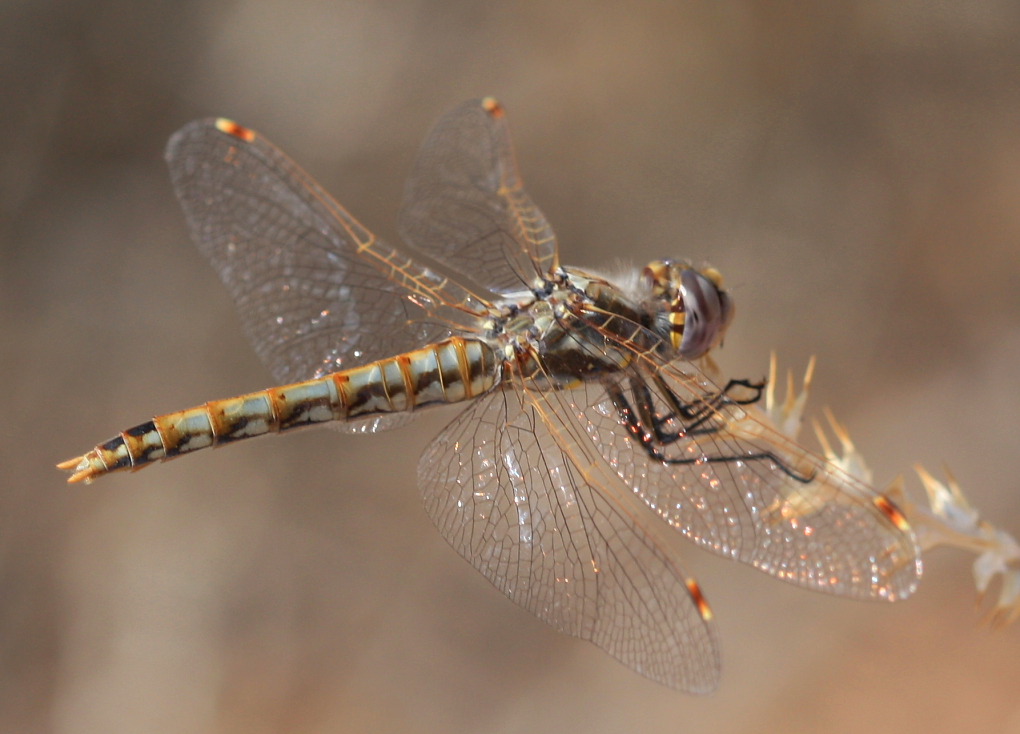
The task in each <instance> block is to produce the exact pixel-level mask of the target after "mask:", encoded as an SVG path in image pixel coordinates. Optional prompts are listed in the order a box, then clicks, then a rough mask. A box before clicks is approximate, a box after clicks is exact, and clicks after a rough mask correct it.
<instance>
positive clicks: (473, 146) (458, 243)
mask: <svg viewBox="0 0 1020 734" xmlns="http://www.w3.org/2000/svg"><path fill="white" fill-rule="evenodd" d="M400 231H401V235H402V236H403V237H404V239H405V240H406V241H407V242H408V244H410V245H412V246H413V247H415V248H417V249H418V250H421V251H422V252H424V253H427V254H428V255H429V256H431V257H434V258H435V259H436V260H438V261H439V262H442V263H443V264H445V265H448V266H449V267H451V268H453V269H454V270H456V271H458V272H460V273H462V274H464V275H466V276H468V277H469V278H472V279H473V280H474V282H476V283H478V284H479V285H481V286H484V287H485V288H488V289H489V290H490V291H493V292H496V293H506V292H508V291H514V290H518V291H519V290H522V289H526V288H529V287H531V285H532V284H533V283H534V282H535V278H536V276H545V275H547V274H548V273H549V272H550V271H551V270H552V269H553V268H555V267H556V265H557V253H556V237H555V235H553V231H552V228H551V227H550V226H549V223H548V222H546V220H545V217H544V216H543V215H542V212H541V211H539V209H538V207H537V206H535V204H534V203H533V202H532V201H531V198H530V197H529V196H528V195H527V194H526V193H525V191H524V188H523V184H522V183H521V179H520V176H519V175H518V173H517V164H516V162H515V160H514V152H513V146H512V144H511V142H510V130H509V128H508V126H507V122H506V115H505V113H504V111H503V108H502V107H500V106H499V104H498V103H497V102H496V101H495V100H493V99H491V98H487V99H483V100H473V101H470V102H465V103H464V104H461V105H459V106H458V107H455V108H454V109H453V110H451V111H450V112H448V113H447V114H446V115H445V116H444V117H443V118H442V119H440V120H439V122H438V123H436V126H435V127H434V128H433V129H432V132H431V133H430V134H429V136H428V138H427V139H426V140H425V143H424V144H423V145H422V148H421V152H420V153H419V154H418V160H417V162H416V163H415V165H414V169H413V170H412V171H411V176H410V178H409V179H408V181H407V188H406V190H405V193H404V204H403V208H402V210H401V214H400Z"/></svg>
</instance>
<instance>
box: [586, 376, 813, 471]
mask: <svg viewBox="0 0 1020 734" xmlns="http://www.w3.org/2000/svg"><path fill="white" fill-rule="evenodd" d="M632 388H633V391H634V394H635V398H636V401H635V402H636V405H635V406H632V405H631V404H630V402H629V401H628V400H627V396H626V394H625V393H624V390H623V388H621V387H620V385H619V384H617V383H609V384H607V385H606V390H607V392H608V394H609V397H610V399H611V400H612V402H613V406H614V407H615V408H616V411H617V413H618V414H619V416H620V422H621V423H622V424H623V426H624V428H626V429H627V432H628V433H629V434H630V436H631V438H632V439H633V440H634V441H635V442H636V443H637V444H638V445H639V446H641V448H642V449H644V451H645V453H646V454H648V456H649V458H651V459H653V460H654V461H659V462H661V463H663V464H667V465H670V466H676V465H685V464H690V465H698V464H705V463H733V462H738V461H760V460H766V459H767V460H769V461H772V462H773V463H775V465H776V466H777V467H778V468H779V469H780V470H781V471H782V472H783V473H784V474H786V475H787V476H789V477H790V478H791V479H793V480H795V481H797V482H800V483H801V484H808V483H809V482H811V481H812V480H813V479H814V475H811V476H802V475H800V474H798V473H797V472H795V471H793V470H792V469H791V468H790V467H788V466H787V465H786V464H785V463H784V462H783V460H782V459H780V458H779V457H778V456H776V455H775V454H773V453H772V452H771V451H755V452H749V453H747V454H737V455H731V456H708V455H705V454H701V455H700V456H688V457H671V456H667V455H666V453H665V452H664V451H663V449H665V448H666V447H667V446H669V445H671V444H674V443H676V442H677V441H679V440H680V439H681V438H690V437H691V436H692V435H698V434H699V433H700V434H701V435H707V434H711V433H717V432H718V431H719V430H720V427H718V426H711V427H707V428H705V427H700V428H695V430H694V432H692V431H691V430H690V427H685V428H684V429H683V430H682V431H678V432H676V433H670V434H666V433H663V432H662V431H661V429H660V427H659V426H656V425H655V424H656V420H657V419H656V416H655V413H654V407H653V405H652V402H651V391H650V390H649V389H648V386H647V385H645V384H643V383H641V382H640V381H638V380H635V381H633V382H632ZM673 399H676V396H675V395H673ZM678 402H679V401H678ZM714 414H715V413H714V411H713V412H712V413H710V414H709V415H707V416H703V417H700V418H698V419H696V420H695V423H697V424H698V426H702V425H703V424H704V423H705V421H707V420H708V418H709V417H711V415H714ZM668 419H669V418H668V417H667V418H664V419H662V420H663V421H665V420H668ZM646 425H647V426H648V427H646Z"/></svg>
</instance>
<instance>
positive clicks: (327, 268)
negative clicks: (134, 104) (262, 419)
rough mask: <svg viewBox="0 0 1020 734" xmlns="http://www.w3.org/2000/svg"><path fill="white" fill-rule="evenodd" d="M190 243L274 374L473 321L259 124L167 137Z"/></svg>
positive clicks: (467, 301)
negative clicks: (333, 196)
mask: <svg viewBox="0 0 1020 734" xmlns="http://www.w3.org/2000/svg"><path fill="white" fill-rule="evenodd" d="M166 160H167V163H168V164H169V167H170V176H171V179H172V181H173V186H174V189H175V191H176V192H177V196H178V198H179V199H180V202H181V206H182V207H183V208H184V213H185V216H186V217H187V221H188V225H189V226H190V228H191V233H192V236H193V238H194V240H195V243H196V244H197V245H198V249H199V250H200V251H201V252H202V254H204V255H205V256H206V257H207V258H208V259H209V261H210V262H211V263H212V265H213V267H214V268H215V270H216V272H217V273H218V274H219V276H220V278H221V279H222V280H223V282H224V284H225V285H226V286H227V288H228V290H229V291H230V294H231V296H232V297H233V299H234V302H235V304H236V306H237V310H238V313H239V314H240V316H241V321H242V323H243V326H244V331H245V333H246V334H247V336H248V339H249V340H250V341H251V343H252V345H253V346H254V347H255V351H256V352H257V353H258V355H259V357H260V358H261V359H262V361H263V362H264V363H265V364H266V365H267V366H268V367H269V369H270V371H271V372H272V373H273V376H274V377H275V378H276V379H277V380H279V381H281V382H294V381H299V380H304V379H308V378H311V377H314V376H318V375H322V374H326V373H328V372H333V371H336V370H339V369H346V368H349V367H354V366H357V365H360V364H366V363H368V362H372V361H374V360H376V359H381V358H384V357H389V356H392V355H394V354H399V353H401V352H405V351H408V350H411V349H415V348H418V347H420V346H423V345H425V344H428V343H430V342H433V341H437V340H439V339H442V338H444V337H445V336H447V335H449V334H450V333H451V330H454V329H456V330H470V329H472V328H473V326H474V324H475V323H476V319H475V317H474V315H473V314H474V313H476V312H477V311H478V310H479V302H478V301H477V300H476V299H474V298H473V297H472V296H471V294H469V293H468V292H467V291H465V290H463V289H462V288H460V287H459V286H456V285H455V284H452V283H450V282H448V281H446V280H445V279H442V278H440V277H439V276H437V275H436V274H434V273H432V272H431V271H429V270H428V269H426V268H424V267H422V266H420V265H417V264H416V263H414V262H413V261H411V260H410V259H409V258H408V257H407V256H406V255H403V254H401V253H399V252H397V251H395V250H393V249H392V248H390V247H388V246H387V245H385V244H383V243H382V242H380V241H379V240H377V239H375V237H374V236H373V235H372V234H371V233H370V232H368V231H367V230H366V229H365V228H364V227H362V226H361V225H360V224H359V223H358V222H357V221H356V220H355V219H354V218H353V217H351V215H350V214H348V213H347V212H346V211H345V210H344V209H343V208H342V207H341V206H340V205H339V204H337V203H336V202H335V201H333V199H331V198H330V197H329V195H328V194H327V193H326V192H325V191H323V190H322V189H321V188H320V187H319V186H318V185H317V184H316V183H315V182H314V181H312V179H311V178H310V177H309V176H308V175H307V174H306V173H304V172H303V171H302V170H301V169H300V168H299V167H298V166H297V165H295V164H294V163H293V162H292V161H291V160H290V159H289V158H287V157H286V156H285V155H284V154H283V153H281V152H280V151H279V150H278V149H277V148H276V147H275V146H273V145H272V143H270V142H269V141H268V140H266V139H265V138H263V137H262V136H261V135H258V134H257V133H254V132H252V131H250V130H246V129H244V128H241V127H240V126H238V125H236V124H235V123H231V122H229V121H227V120H222V119H221V120H214V119H210V120H198V121H195V122H192V123H190V124H188V125H186V126H185V127H184V128H182V129H181V130H180V131H178V132H177V133H176V134H175V135H174V136H173V137H172V138H171V139H170V142H169V144H168V145H167V151H166Z"/></svg>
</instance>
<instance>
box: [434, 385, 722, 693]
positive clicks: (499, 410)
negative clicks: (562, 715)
mask: <svg viewBox="0 0 1020 734" xmlns="http://www.w3.org/2000/svg"><path fill="white" fill-rule="evenodd" d="M418 477H419V485H420V487H421V492H422V496H423V499H424V502H425V507H426V510H427V511H428V513H429V515H430V516H431V518H432V520H433V521H434V522H435V524H436V526H437V527H438V528H439V531H440V532H441V533H442V535H443V537H445V538H446V539H447V541H448V542H449V543H450V544H451V545H452V546H453V547H454V548H455V549H456V550H457V552H458V553H460V554H461V555H462V556H463V557H464V558H465V559H467V560H468V561H470V562H471V563H472V564H473V565H474V566H475V568H477V569H478V570H479V571H481V572H482V574H484V575H485V577H486V578H488V579H489V581H491V582H492V583H493V584H494V585H495V586H496V587H497V588H498V589H499V590H500V591H502V592H503V593H504V594H506V595H507V596H508V597H509V598H510V599H511V600H513V601H514V602H516V603H517V604H519V605H520V606H522V607H524V608H525V609H527V610H528V611H530V612H532V613H533V614H535V615H536V616H538V617H539V618H540V619H542V620H544V621H545V622H547V623H549V624H550V625H552V626H553V627H554V628H556V629H557V630H559V631H561V632H565V633H568V634H571V635H574V636H577V637H581V638H584V639H587V640H590V641H592V642H594V643H595V644H596V645H598V646H599V647H601V648H602V649H603V650H605V651H606V652H608V653H609V654H610V655H612V656H613V657H615V658H617V659H618V660H620V661H621V662H623V663H624V664H626V665H628V666H629V667H631V668H632V669H634V670H636V671H637V672H639V673H641V674H642V675H645V676H647V677H649V678H651V679H653V680H656V681H658V682H660V683H664V684H666V685H668V686H671V687H674V688H677V689H681V690H686V691H691V692H707V691H710V690H712V689H714V688H715V686H716V683H717V680H718V675H719V667H720V661H719V651H718V645H717V642H716V636H715V631H714V628H713V626H712V624H711V623H710V621H708V619H707V617H705V616H702V612H701V611H700V610H699V607H698V604H697V603H696V601H695V599H694V597H692V590H691V587H688V585H687V581H688V580H687V579H686V577H685V574H684V573H683V572H682V570H681V569H680V567H679V566H678V565H677V564H676V562H675V561H674V559H673V558H672V556H671V554H669V553H667V552H666V551H665V550H664V549H663V548H662V547H661V546H660V545H658V544H657V543H656V542H655V541H654V540H653V539H652V537H651V536H649V535H648V533H647V532H646V530H645V527H644V526H643V525H642V523H641V522H639V521H638V520H636V519H635V517H634V516H632V515H631V514H629V513H628V512H626V511H623V510H622V509H621V508H620V507H619V506H618V505H617V504H616V503H615V502H614V501H613V500H612V499H611V498H610V497H609V496H607V495H606V494H605V493H603V492H601V491H599V490H598V489H596V488H595V487H593V486H592V485H591V484H589V483H588V481H586V479H585V477H584V476H583V475H582V472H581V471H580V470H579V469H578V468H577V466H576V465H575V463H574V461H573V459H572V458H571V457H570V456H568V455H567V453H565V452H564V450H563V448H562V447H561V446H560V445H559V444H558V442H557V439H556V438H554V436H553V435H552V434H551V433H550V432H549V430H548V429H547V426H546V424H545V420H544V418H543V417H542V410H541V408H540V407H539V406H537V404H536V403H534V402H533V401H532V400H531V399H530V398H529V397H528V396H527V395H526V394H525V393H524V392H523V391H515V390H495V391H493V392H492V393H490V395H488V396H486V397H484V398H482V399H480V400H479V401H477V402H476V403H475V404H473V405H472V406H471V407H469V408H468V409H467V410H466V411H465V412H464V413H462V414H461V416H459V417H458V418H457V419H456V420H455V421H454V422H453V423H451V424H450V425H449V426H448V427H447V428H446V429H445V430H444V431H443V432H442V433H441V434H440V435H439V436H438V437H437V438H436V439H435V440H434V441H433V442H432V443H431V444H430V445H429V446H428V448H427V449H426V451H425V453H424V454H423V455H422V458H421V461H420V463H419V468H418ZM635 504H636V503H635ZM638 509H640V510H642V511H643V508H640V507H638ZM651 519H652V520H654V518H651ZM691 583H693V581H691ZM693 588H695V589H696V586H695V587H693ZM699 598H700V597H699Z"/></svg>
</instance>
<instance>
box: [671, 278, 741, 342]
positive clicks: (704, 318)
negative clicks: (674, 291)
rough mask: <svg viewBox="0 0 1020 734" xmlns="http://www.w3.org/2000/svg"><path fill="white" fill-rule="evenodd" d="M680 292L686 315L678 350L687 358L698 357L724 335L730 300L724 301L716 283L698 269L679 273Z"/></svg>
mask: <svg viewBox="0 0 1020 734" xmlns="http://www.w3.org/2000/svg"><path fill="white" fill-rule="evenodd" d="M680 293H681V296H682V297H683V301H684V311H685V312H686V317H685V319H684V327H683V329H684V331H683V339H681V341H680V346H679V348H678V351H679V352H680V354H681V356H683V357H685V358H687V359H697V358H698V357H700V356H702V355H703V354H705V353H706V352H707V351H708V350H709V349H711V348H712V345H714V344H715V343H716V341H717V340H718V338H719V337H720V336H721V335H722V332H723V330H724V329H725V328H726V320H727V318H728V316H729V315H730V312H731V307H730V305H729V302H728V299H727V301H726V303H725V304H724V302H723V300H722V298H720V292H719V289H718V288H717V287H716V285H715V283H713V282H712V281H711V280H709V278H707V277H706V276H705V275H702V274H701V273H699V272H697V271H695V270H690V269H688V270H684V271H683V272H681V273H680Z"/></svg>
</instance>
